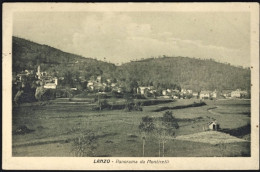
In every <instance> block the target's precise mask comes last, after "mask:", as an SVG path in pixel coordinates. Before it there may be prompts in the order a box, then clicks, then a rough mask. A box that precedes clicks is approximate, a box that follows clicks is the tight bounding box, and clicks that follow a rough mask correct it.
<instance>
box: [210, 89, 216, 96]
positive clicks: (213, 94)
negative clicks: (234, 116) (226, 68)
mask: <svg viewBox="0 0 260 172" xmlns="http://www.w3.org/2000/svg"><path fill="white" fill-rule="evenodd" d="M211 97H212V98H217V91H216V90H215V91H213V92H212V93H211Z"/></svg>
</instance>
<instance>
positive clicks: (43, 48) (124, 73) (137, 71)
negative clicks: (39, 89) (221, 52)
mask: <svg viewBox="0 0 260 172" xmlns="http://www.w3.org/2000/svg"><path fill="white" fill-rule="evenodd" d="M248 58H249V57H248ZM39 64H41V69H42V70H45V71H48V72H51V73H55V74H56V75H58V76H65V75H68V72H69V73H71V75H72V76H74V75H77V76H84V77H85V78H86V80H88V79H89V78H90V77H91V76H97V75H102V76H103V77H104V78H110V79H112V80H115V81H117V82H121V83H126V84H131V82H135V83H137V84H138V86H154V87H155V88H163V89H165V88H169V87H171V88H174V87H175V88H177V89H180V87H181V88H186V89H192V90H195V91H200V90H214V89H217V90H225V89H233V90H234V89H238V88H240V89H246V90H250V69H249V68H242V67H235V66H232V65H230V64H224V63H219V62H215V61H214V60H201V59H196V58H188V57H166V56H163V57H161V58H149V59H145V60H140V61H134V62H129V63H125V64H123V65H121V66H115V65H114V64H112V63H107V62H103V61H99V60H96V59H92V58H85V57H82V56H78V55H74V54H71V53H66V52H63V51H60V50H58V49H55V48H52V47H50V46H47V45H41V44H37V43H34V42H31V41H28V40H25V39H22V38H18V37H13V71H14V72H16V73H19V72H21V71H22V70H25V69H34V70H36V68H37V65H39Z"/></svg>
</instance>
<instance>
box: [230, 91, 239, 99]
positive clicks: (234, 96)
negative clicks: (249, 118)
mask: <svg viewBox="0 0 260 172" xmlns="http://www.w3.org/2000/svg"><path fill="white" fill-rule="evenodd" d="M231 97H232V98H240V97H241V90H240V89H237V90H236V91H232V92H231Z"/></svg>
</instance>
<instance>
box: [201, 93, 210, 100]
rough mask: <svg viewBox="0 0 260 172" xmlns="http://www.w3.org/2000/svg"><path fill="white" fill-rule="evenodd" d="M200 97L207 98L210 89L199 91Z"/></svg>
mask: <svg viewBox="0 0 260 172" xmlns="http://www.w3.org/2000/svg"><path fill="white" fill-rule="evenodd" d="M200 98H201V99H209V98H210V91H201V92H200Z"/></svg>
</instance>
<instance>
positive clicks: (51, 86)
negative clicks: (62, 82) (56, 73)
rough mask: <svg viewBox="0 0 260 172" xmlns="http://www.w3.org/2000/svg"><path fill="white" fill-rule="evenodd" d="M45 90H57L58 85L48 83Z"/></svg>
mask: <svg viewBox="0 0 260 172" xmlns="http://www.w3.org/2000/svg"><path fill="white" fill-rule="evenodd" d="M43 88H46V89H56V88H57V85H56V84H55V83H47V84H45V85H44V86H43Z"/></svg>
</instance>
